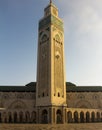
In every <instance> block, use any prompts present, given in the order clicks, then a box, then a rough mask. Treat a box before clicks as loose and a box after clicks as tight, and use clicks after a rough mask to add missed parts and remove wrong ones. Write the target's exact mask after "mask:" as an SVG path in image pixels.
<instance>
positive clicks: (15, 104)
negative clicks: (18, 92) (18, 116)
mask: <svg viewBox="0 0 102 130" xmlns="http://www.w3.org/2000/svg"><path fill="white" fill-rule="evenodd" d="M26 108H27V105H26V104H25V103H24V102H23V101H21V100H16V101H14V102H12V104H11V105H10V106H9V107H8V109H26Z"/></svg>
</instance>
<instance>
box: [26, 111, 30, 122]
mask: <svg viewBox="0 0 102 130" xmlns="http://www.w3.org/2000/svg"><path fill="white" fill-rule="evenodd" d="M25 121H26V123H30V113H29V112H28V111H27V112H26V113H25Z"/></svg>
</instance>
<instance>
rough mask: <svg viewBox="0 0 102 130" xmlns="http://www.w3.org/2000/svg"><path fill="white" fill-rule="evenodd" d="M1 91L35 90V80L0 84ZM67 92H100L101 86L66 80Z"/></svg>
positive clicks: (101, 90)
mask: <svg viewBox="0 0 102 130" xmlns="http://www.w3.org/2000/svg"><path fill="white" fill-rule="evenodd" d="M0 91H1V92H36V82H31V83H28V84H26V85H25V86H0ZM66 91H67V92H102V86H76V85H75V84H73V83H70V82H66Z"/></svg>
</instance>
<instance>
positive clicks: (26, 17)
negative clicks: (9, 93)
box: [0, 0, 102, 86]
mask: <svg viewBox="0 0 102 130" xmlns="http://www.w3.org/2000/svg"><path fill="white" fill-rule="evenodd" d="M53 2H54V3H55V5H56V6H57V7H58V9H59V16H60V17H61V18H62V19H63V21H64V28H65V29H64V33H65V68H66V81H68V82H72V83H74V84H76V85H83V86H85V85H100V86H102V0H97V1H96V0H53ZM48 3H49V0H0V85H25V84H27V83H29V82H32V81H36V68H37V62H36V61H37V40H38V21H39V19H41V18H42V17H43V14H44V13H43V11H44V8H45V7H46V6H47V5H48Z"/></svg>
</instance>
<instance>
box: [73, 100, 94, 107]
mask: <svg viewBox="0 0 102 130" xmlns="http://www.w3.org/2000/svg"><path fill="white" fill-rule="evenodd" d="M74 107H75V108H92V106H91V104H90V102H88V101H86V100H80V101H79V102H77V103H76V104H75V106H74Z"/></svg>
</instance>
